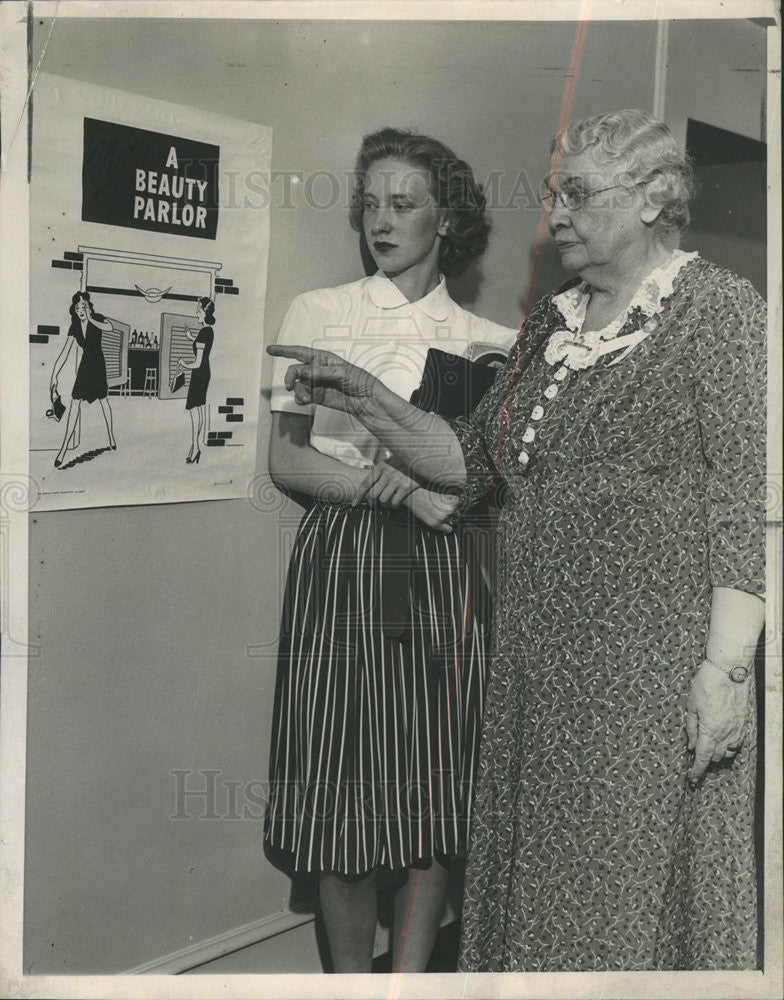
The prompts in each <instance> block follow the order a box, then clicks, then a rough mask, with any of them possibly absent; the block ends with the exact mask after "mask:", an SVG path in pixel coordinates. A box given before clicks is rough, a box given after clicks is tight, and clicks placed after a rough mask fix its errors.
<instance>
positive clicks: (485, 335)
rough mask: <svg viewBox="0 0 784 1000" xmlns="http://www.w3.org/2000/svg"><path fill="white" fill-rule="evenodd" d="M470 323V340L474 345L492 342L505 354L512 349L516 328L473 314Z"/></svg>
mask: <svg viewBox="0 0 784 1000" xmlns="http://www.w3.org/2000/svg"><path fill="white" fill-rule="evenodd" d="M471 325H472V330H471V342H472V343H473V344H474V345H478V344H492V345H493V346H495V347H499V348H501V350H503V351H505V352H506V353H507V354H508V353H509V351H510V350H511V349H512V345H513V344H514V342H515V338H516V337H517V330H513V329H512V328H511V327H507V326H501V325H500V324H499V323H493V322H492V320H489V319H482V318H481V317H480V316H475V317H474V322H473V323H472V324H471Z"/></svg>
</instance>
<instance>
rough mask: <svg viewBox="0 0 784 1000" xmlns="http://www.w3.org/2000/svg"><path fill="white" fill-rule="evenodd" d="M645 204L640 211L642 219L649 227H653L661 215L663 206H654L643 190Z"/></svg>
mask: <svg viewBox="0 0 784 1000" xmlns="http://www.w3.org/2000/svg"><path fill="white" fill-rule="evenodd" d="M642 196H643V199H644V201H643V203H642V208H641V209H640V218H641V219H642V221H643V222H644V223H645V224H646V225H648V226H652V225H653V223H654V222H656V220H657V219H658V218H659V216H660V215H661V210H662V206H661V205H654V204H653V203H652V202H651V201H650V200H649V198H648V196H647V193H646V191H645V188H643V189H642Z"/></svg>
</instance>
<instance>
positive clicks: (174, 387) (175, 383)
mask: <svg viewBox="0 0 784 1000" xmlns="http://www.w3.org/2000/svg"><path fill="white" fill-rule="evenodd" d="M184 385H185V375H184V374H183V373H182V372H180V373H179V375H175V376H174V378H173V379H172V380H171V383H170V386H169V388H170V389H171V391H172V392H178V391H179V390H180V389H182V387H183V386H184Z"/></svg>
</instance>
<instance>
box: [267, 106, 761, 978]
mask: <svg viewBox="0 0 784 1000" xmlns="http://www.w3.org/2000/svg"><path fill="white" fill-rule="evenodd" d="M552 152H553V157H552V166H551V172H550V176H549V177H548V181H547V190H546V193H545V198H544V202H545V205H546V206H547V207H548V208H549V210H550V216H549V228H550V233H551V235H552V237H553V239H554V240H555V242H556V244H557V246H558V249H559V251H560V253H561V258H562V261H563V264H564V266H565V267H566V268H567V269H568V270H570V271H573V272H576V274H577V275H578V276H579V277H578V278H577V279H576V280H574V281H572V282H571V283H570V284H569V285H567V286H566V287H564V288H563V289H562V290H560V291H558V292H556V293H555V294H552V295H547V296H545V297H544V298H543V299H542V300H540V301H539V302H538V303H537V305H536V306H535V308H534V309H533V311H532V312H531V314H530V316H529V317H528V318H527V322H526V324H525V326H524V327H523V330H522V332H521V335H520V337H519V338H518V342H517V344H516V347H515V348H514V349H513V352H512V355H511V357H510V359H509V363H508V365H507V367H506V369H505V370H504V371H503V372H502V373H501V374H499V376H498V378H497V379H496V382H495V384H494V386H493V387H492V388H491V389H490V390H489V391H488V393H487V394H486V395H485V397H484V399H483V400H482V402H481V403H480V404H479V407H478V409H477V410H476V412H475V413H474V415H473V417H472V418H471V420H470V422H468V423H466V424H462V425H460V424H455V425H453V427H452V429H450V428H449V426H447V425H446V424H445V423H444V422H443V421H441V420H440V419H439V418H437V417H435V416H433V415H429V414H428V415H422V414H420V413H417V412H416V411H414V410H412V409H411V408H410V407H409V406H407V405H406V404H405V403H404V401H402V400H400V399H397V398H395V397H394V396H393V395H392V394H391V393H389V392H388V391H387V390H385V389H384V387H383V386H381V385H380V384H379V383H378V382H376V381H375V380H373V379H372V378H370V377H368V376H367V374H366V373H364V372H361V371H358V370H357V369H356V368H352V367H351V366H348V365H346V364H344V363H343V362H341V361H340V360H339V359H337V358H334V357H331V356H327V355H320V356H319V355H316V356H315V357H314V355H313V354H312V352H307V351H299V352H292V356H294V357H296V358H297V359H298V360H299V361H300V363H299V364H295V365H292V366H291V368H290V369H289V372H288V374H287V377H286V384H287V386H288V387H289V388H290V389H293V391H294V394H295V397H296V398H297V399H298V400H299V401H300V402H302V403H307V402H308V401H310V399H311V398H313V397H314V396H315V398H317V399H318V400H319V401H320V402H321V403H322V405H329V406H336V407H344V408H346V407H348V408H349V409H350V410H351V412H353V413H355V414H356V415H357V416H358V417H359V418H360V419H361V420H362V421H363V423H364V424H365V425H366V426H367V427H368V428H369V429H371V430H372V431H373V433H374V434H376V435H377V436H378V437H379V438H380V439H381V440H386V441H389V442H390V445H392V446H393V447H394V448H395V450H396V453H397V455H398V456H399V457H400V459H401V460H403V461H405V463H406V464H407V466H408V467H409V468H410V470H411V471H412V474H413V475H415V476H417V477H419V478H421V479H422V480H423V481H427V482H429V483H431V484H437V485H438V486H439V488H440V489H443V490H450V489H451V490H453V491H457V490H458V489H459V488H462V491H463V503H466V502H468V501H469V500H470V499H471V498H473V497H475V496H477V495H478V494H479V493H480V491H481V490H482V489H483V488H484V486H485V484H486V481H487V478H488V476H489V475H493V474H500V475H501V476H502V477H503V479H504V480H505V481H506V485H507V490H506V498H505V507H504V509H503V512H502V522H501V525H500V529H499V539H500V544H499V546H498V548H499V560H500V571H499V576H498V589H497V593H496V619H495V635H494V657H493V660H492V665H491V675H490V678H491V679H490V684H489V690H488V697H487V704H486V711H485V719H484V726H483V735H482V743H481V751H480V771H479V775H478V779H477V793H476V803H475V807H474V826H473V833H472V841H471V848H470V854H469V869H468V873H467V883H466V894H465V903H464V915H463V937H462V957H461V965H462V968H463V969H465V970H486V971H555V970H590V969H624V970H643V969H748V968H751V967H753V966H754V965H755V959H756V951H755V948H756V941H755V934H756V926H757V917H756V910H755V875H754V845H753V837H752V819H753V798H754V771H755V722H754V715H753V712H754V693H753V673H752V668H753V657H754V651H755V646H756V643H757V641H758V637H759V634H760V631H761V627H762V622H763V603H762V596H763V593H764V566H763V531H764V514H763V499H764V488H763V477H764V414H765V391H764V384H765V379H764V367H763V366H764V356H765V350H764V341H765V309H764V304H763V302H762V300H761V299H760V297H759V296H758V295H757V294H756V292H755V291H754V290H753V289H752V287H751V285H750V284H749V283H748V282H747V281H745V280H743V279H741V278H739V277H737V276H736V275H734V274H732V273H731V272H729V271H726V270H723V269H721V268H718V267H716V266H715V265H713V264H710V263H709V262H708V261H705V260H702V259H701V258H700V257H699V256H698V255H697V254H696V253H683V252H681V251H680V250H677V249H672V247H673V246H674V245H677V237H678V233H679V231H680V230H682V229H683V228H684V227H685V225H686V224H687V222H688V217H689V216H688V200H689V196H690V193H691V189H692V181H691V174H690V171H689V167H688V165H687V163H686V162H685V161H684V158H683V156H682V154H681V152H680V151H679V149H678V147H677V145H676V143H675V142H674V140H673V137H672V135H671V133H670V132H669V130H668V129H667V128H666V126H664V125H663V124H662V123H661V122H658V121H656V120H655V119H653V118H651V116H650V115H648V114H646V113H644V112H640V111H621V112H618V113H614V114H605V115H600V116H597V117H595V118H589V119H586V120H584V121H580V122H578V123H576V124H574V125H572V126H571V127H570V128H569V129H568V130H566V131H565V133H562V134H559V135H558V136H556V138H555V140H554V142H553V148H552ZM435 440H438V445H439V446H438V448H436V447H434V441H435ZM689 751H692V753H690V752H689Z"/></svg>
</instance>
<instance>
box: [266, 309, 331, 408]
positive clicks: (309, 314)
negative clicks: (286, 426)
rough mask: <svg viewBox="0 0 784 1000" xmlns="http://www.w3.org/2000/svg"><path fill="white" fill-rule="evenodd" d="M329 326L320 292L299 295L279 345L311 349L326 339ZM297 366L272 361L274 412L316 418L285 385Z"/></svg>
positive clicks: (283, 326) (290, 360) (289, 361)
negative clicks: (322, 339) (285, 376)
mask: <svg viewBox="0 0 784 1000" xmlns="http://www.w3.org/2000/svg"><path fill="white" fill-rule="evenodd" d="M328 323H329V310H328V308H327V303H326V302H323V301H321V297H320V296H319V295H318V292H305V293H304V294H302V295H298V296H297V297H296V298H295V299H294V301H293V302H292V303H291V305H290V306H289V308H288V312H287V313H286V315H285V317H284V318H283V323H282V324H281V327H280V333H279V334H278V339H277V341H276V343H278V344H299V345H302V346H304V347H310V346H311V345H312V344H313V343H314V341H317V340H318V339H319V338H320V337H322V336H323V332H322V331H323V329H324V326H325V324H328ZM293 364H295V361H294V359H293V358H273V359H272V391H271V394H270V409H271V410H273V411H277V412H286V413H301V414H305V415H308V414H312V413H313V407H312V406H310V407H307V406H300V405H299V404H298V403H296V402H295V401H294V394H293V393H291V392H289V391H288V390H287V389H286V387H285V386H284V384H283V377H284V375H285V374H286V369H287V368H288V367H289V365H293Z"/></svg>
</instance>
